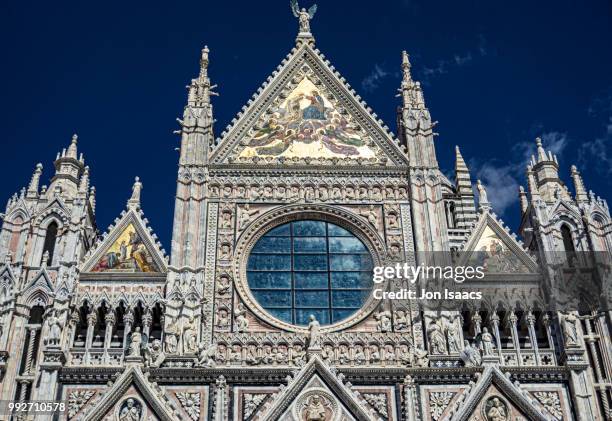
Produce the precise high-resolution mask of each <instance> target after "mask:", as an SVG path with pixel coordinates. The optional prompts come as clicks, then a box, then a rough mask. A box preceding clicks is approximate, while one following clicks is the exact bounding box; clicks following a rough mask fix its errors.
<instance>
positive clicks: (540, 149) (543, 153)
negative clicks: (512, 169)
mask: <svg viewBox="0 0 612 421" xmlns="http://www.w3.org/2000/svg"><path fill="white" fill-rule="evenodd" d="M536 147H537V148H538V162H542V161H548V160H549V159H548V157H547V156H546V151H545V150H544V147H543V146H542V139H541V138H539V137H536Z"/></svg>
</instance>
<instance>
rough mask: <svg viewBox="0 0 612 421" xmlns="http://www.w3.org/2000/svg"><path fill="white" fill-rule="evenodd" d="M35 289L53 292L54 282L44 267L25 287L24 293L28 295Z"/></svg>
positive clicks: (48, 292)
mask: <svg viewBox="0 0 612 421" xmlns="http://www.w3.org/2000/svg"><path fill="white" fill-rule="evenodd" d="M34 290H41V291H44V292H45V293H47V294H53V283H52V282H51V278H50V276H49V273H48V272H47V269H45V268H42V269H41V270H40V272H38V274H37V275H36V276H35V277H34V278H32V280H31V281H30V282H29V283H28V285H27V286H26V287H25V288H24V289H23V291H22V294H23V295H24V296H27V295H29V294H31V293H32V291H34Z"/></svg>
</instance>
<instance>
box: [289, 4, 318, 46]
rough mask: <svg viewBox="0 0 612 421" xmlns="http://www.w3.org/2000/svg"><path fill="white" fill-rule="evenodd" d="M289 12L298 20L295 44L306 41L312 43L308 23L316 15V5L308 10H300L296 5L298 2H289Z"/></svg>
mask: <svg viewBox="0 0 612 421" xmlns="http://www.w3.org/2000/svg"><path fill="white" fill-rule="evenodd" d="M290 4H291V11H292V12H293V16H295V17H296V18H298V22H299V26H300V32H299V33H298V36H297V39H296V42H297V43H298V44H299V43H300V42H302V41H305V40H306V41H307V42H309V43H313V42H314V37H313V36H312V33H311V32H310V21H311V19H312V18H313V17H314V15H315V13H317V5H316V4H314V5H312V6H311V7H310V8H309V9H308V10H306V8H304V7H303V8H301V9H300V6H299V5H298V0H291V3H290Z"/></svg>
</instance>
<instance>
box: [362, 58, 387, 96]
mask: <svg viewBox="0 0 612 421" xmlns="http://www.w3.org/2000/svg"><path fill="white" fill-rule="evenodd" d="M388 76H390V73H389V72H388V71H386V70H385V69H384V67H383V65H378V64H375V65H374V69H372V72H370V74H369V75H368V76H366V77H365V78H364V79H363V80H362V81H361V87H362V88H363V89H364V90H365V91H366V92H373V91H375V90H376V89H378V86H379V85H380V82H381V81H382V79H384V78H386V77H388Z"/></svg>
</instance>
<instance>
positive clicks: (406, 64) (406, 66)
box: [402, 50, 412, 81]
mask: <svg viewBox="0 0 612 421" xmlns="http://www.w3.org/2000/svg"><path fill="white" fill-rule="evenodd" d="M411 67H412V66H411V65H410V56H409V55H408V52H407V51H406V50H404V51H402V73H403V75H404V80H405V81H411V80H412V76H411V74H410V68H411Z"/></svg>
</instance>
